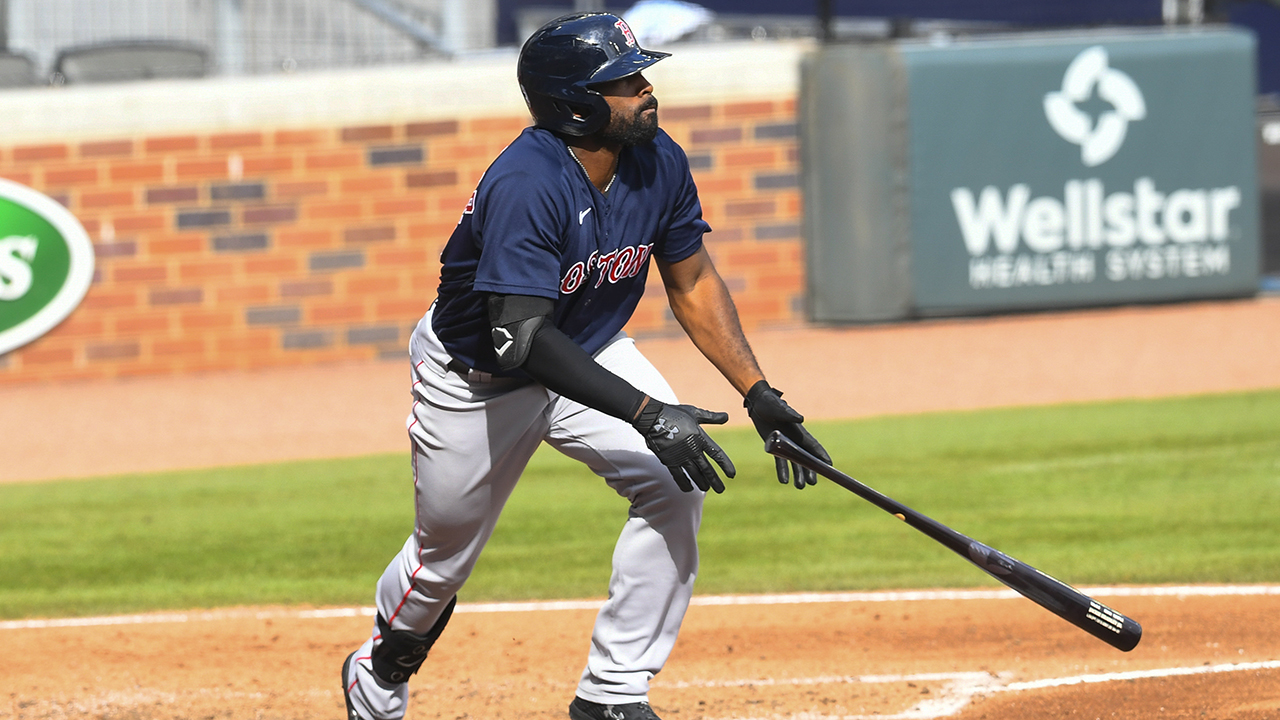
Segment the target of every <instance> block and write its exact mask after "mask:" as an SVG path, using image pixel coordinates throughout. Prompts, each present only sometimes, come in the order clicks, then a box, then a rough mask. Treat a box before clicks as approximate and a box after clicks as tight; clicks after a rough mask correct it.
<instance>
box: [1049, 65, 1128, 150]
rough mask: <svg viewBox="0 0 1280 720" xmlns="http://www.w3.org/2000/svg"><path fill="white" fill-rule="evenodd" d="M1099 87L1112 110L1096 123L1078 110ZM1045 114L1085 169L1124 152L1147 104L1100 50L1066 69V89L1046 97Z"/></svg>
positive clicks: (1063, 79) (1104, 113)
mask: <svg viewBox="0 0 1280 720" xmlns="http://www.w3.org/2000/svg"><path fill="white" fill-rule="evenodd" d="M1095 88H1096V89H1097V93H1098V97H1099V98H1100V99H1102V100H1104V101H1106V102H1108V103H1110V104H1111V108H1112V109H1110V110H1107V111H1105V112H1103V113H1102V114H1101V115H1099V116H1098V120H1097V122H1094V121H1093V118H1092V117H1090V116H1089V113H1087V112H1085V111H1083V110H1081V109H1080V108H1079V107H1077V105H1078V103H1082V102H1085V101H1086V100H1088V99H1089V98H1090V97H1092V96H1093V93H1094V89H1095ZM1044 114H1045V116H1046V117H1047V118H1049V124H1050V125H1052V126H1053V129H1054V130H1055V131H1056V132H1057V133H1058V134H1059V135H1061V136H1062V138H1063V139H1064V140H1067V141H1069V142H1073V143H1075V144H1077V145H1079V146H1080V159H1081V160H1082V161H1084V164H1085V165H1086V166H1088V167H1094V166H1096V165H1101V164H1102V163H1104V162H1106V161H1108V160H1110V159H1111V158H1112V156H1114V155H1115V154H1116V152H1118V151H1119V150H1120V145H1121V144H1122V143H1124V135H1125V132H1126V131H1128V129H1129V123H1130V122H1133V121H1135V120H1141V119H1143V118H1144V117H1146V116H1147V104H1146V102H1145V101H1144V100H1143V99H1142V91H1140V90H1139V89H1138V86H1137V85H1136V84H1135V83H1134V82H1133V79H1132V78H1130V77H1129V76H1128V75H1125V74H1124V73H1122V72H1120V71H1119V70H1116V69H1115V68H1113V67H1109V66H1108V64H1107V50H1106V48H1104V47H1102V46H1101V45H1095V46H1093V47H1091V48H1088V49H1086V50H1084V51H1083V52H1081V53H1080V54H1079V55H1077V56H1076V57H1075V59H1074V60H1072V61H1071V64H1070V65H1068V66H1067V72H1066V74H1065V75H1063V77H1062V89H1061V90H1059V91H1055V92H1051V93H1047V94H1046V95H1045V96H1044Z"/></svg>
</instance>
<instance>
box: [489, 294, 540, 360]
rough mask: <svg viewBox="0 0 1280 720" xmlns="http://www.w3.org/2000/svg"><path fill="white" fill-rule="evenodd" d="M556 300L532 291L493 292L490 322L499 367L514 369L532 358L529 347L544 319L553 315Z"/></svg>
mask: <svg viewBox="0 0 1280 720" xmlns="http://www.w3.org/2000/svg"><path fill="white" fill-rule="evenodd" d="M554 309H555V303H554V302H553V301H552V300H549V299H547V298H540V297H533V296H531V295H490V296H489V324H490V325H491V326H492V330H491V331H490V335H491V336H492V337H493V352H494V354H495V355H496V356H497V358H498V367H500V368H502V369H503V370H512V369H514V368H518V367H520V366H521V365H523V364H524V362H525V360H527V359H529V348H530V347H531V346H532V345H533V338H534V336H535V335H537V334H538V330H539V329H541V328H542V325H543V323H545V322H546V321H547V320H549V319H550V318H551V313H552V311H553V310H554Z"/></svg>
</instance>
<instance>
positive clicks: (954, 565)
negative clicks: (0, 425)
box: [0, 391, 1280, 618]
mask: <svg viewBox="0 0 1280 720" xmlns="http://www.w3.org/2000/svg"><path fill="white" fill-rule="evenodd" d="M810 427H811V429H812V430H813V432H814V434H815V435H817V436H818V437H819V438H820V439H822V440H823V442H824V444H825V445H826V447H827V448H828V450H829V451H830V452H831V455H832V457H833V458H834V460H835V463H836V465H837V466H838V467H840V468H841V469H843V470H844V471H845V472H847V473H849V474H851V475H853V476H855V477H858V478H859V479H860V480H862V481H863V482H865V483H867V484H869V485H871V486H872V487H875V488H876V489H878V490H880V491H881V492H883V493H885V494H887V495H890V496H892V497H894V498H896V499H898V500H899V501H901V502H904V503H906V504H907V505H910V506H912V507H914V508H916V509H917V510H920V511H922V512H924V513H926V514H928V515H930V516H932V517H933V518H935V519H936V520H939V521H940V522H943V523H945V524H947V525H950V526H951V527H954V528H955V529H957V530H959V531H961V532H964V533H966V534H969V535H971V536H973V537H975V538H977V539H980V540H982V541H984V542H986V543H988V544H990V545H993V546H995V547H996V548H999V549H1000V550H1002V551H1004V552H1006V553H1008V554H1010V555H1012V556H1014V557H1016V558H1018V559H1020V560H1022V561H1024V562H1027V563H1030V564H1032V565H1035V566H1036V567H1039V568H1040V569H1041V570H1044V571H1045V572H1048V573H1050V574H1052V575H1054V576H1056V577H1059V578H1060V579H1062V580H1065V581H1067V582H1070V583H1072V584H1076V585H1084V584H1093V583H1190V582H1239V583H1248V582H1276V581H1278V580H1280V543H1276V542H1275V528H1276V527H1277V525H1278V524H1280V392H1278V391H1272V392H1260V393H1248V394H1232V395H1219V396H1204V397H1193V398H1177V399H1168V400H1156V401H1132V402H1118V403H1102V404H1085V405H1065V406H1053V407H1040V408H1023V409H1002V410H990V411H981V412H966V413H945V414H932V415H919V416H903V417H886V418H875V419H869V420H859V421H851V422H836V423H813V424H811V426H810ZM713 434H714V435H715V436H716V437H717V439H718V440H720V441H721V442H722V445H723V446H724V447H725V449H726V450H727V451H728V452H729V453H730V454H731V455H732V456H733V458H734V459H735V462H736V463H737V465H738V468H739V475H738V477H737V479H735V480H732V481H730V482H729V483H728V485H729V489H728V491H727V492H726V493H725V494H723V495H719V496H712V497H709V498H708V501H707V505H706V512H705V518H704V522H703V530H702V535H701V545H702V551H703V552H702V558H703V559H702V571H701V573H700V577H699V579H698V592H700V593H729V592H773V591H794V590H844V589H873V588H909V587H945V586H952V587H972V586H980V585H995V583H994V581H992V580H989V579H988V578H987V577H986V576H985V575H983V574H982V573H981V572H980V571H978V570H977V569H976V568H974V567H972V566H970V565H969V564H968V563H965V562H963V561H961V560H960V559H959V558H957V557H956V556H955V555H954V554H952V553H950V552H949V551H947V550H944V549H942V548H941V547H940V546H938V545H937V544H936V543H934V542H932V541H930V540H928V539H926V538H925V537H924V536H922V535H920V534H919V533H917V532H915V531H914V530H912V529H910V528H909V527H907V526H906V525H904V524H902V523H899V522H897V521H896V520H894V519H893V518H892V517H890V516H889V515H887V514H885V513H884V512H883V511H881V510H879V509H877V508H875V507H874V506H872V505H870V504H869V503H866V502H865V501H862V500H860V499H859V498H857V497H855V496H854V495H852V494H850V493H848V492H845V491H844V490H841V489H840V488H838V487H836V486H835V485H833V484H831V483H827V482H821V483H820V484H819V486H818V487H816V488H810V489H807V490H804V491H796V490H794V489H792V488H789V487H780V486H779V485H778V484H777V481H776V480H775V479H773V477H772V459H771V458H769V457H768V456H767V455H765V454H763V453H762V452H761V450H760V441H759V439H758V438H757V437H756V436H755V434H754V432H752V431H751V430H750V429H747V428H735V429H727V430H726V429H717V430H713ZM625 518H626V502H625V501H624V500H622V499H621V498H619V497H617V496H616V495H614V494H613V493H612V492H611V491H610V490H608V488H607V487H605V486H604V485H603V483H602V482H601V481H599V480H597V479H596V478H595V477H594V476H592V475H590V474H589V473H588V472H586V471H585V470H583V469H581V468H580V467H578V466H577V465H576V464H574V463H573V462H572V461H569V460H566V459H564V458H562V457H560V456H558V455H556V454H555V453H554V452H551V451H540V452H539V453H538V455H537V456H536V457H535V459H534V461H533V463H532V464H531V466H530V468H529V470H528V472H527V473H526V474H525V477H524V478H523V480H522V481H521V483H520V485H519V487H518V488H517V489H516V492H515V495H514V496H513V497H512V499H511V501H510V503H509V504H508V507H507V510H506V512H505V513H504V515H503V518H502V521H501V522H500V523H499V525H498V529H497V532H496V533H495V535H494V538H493V540H492V541H491V542H490V544H489V547H488V548H487V550H486V552H485V555H484V556H483V557H482V558H481V560H480V564H479V566H478V567H477V569H476V572H475V574H474V575H473V577H472V580H471V582H470V583H469V584H468V586H467V588H466V589H465V590H464V591H463V599H464V600H467V601H477V600H497V599H503V600H512V599H526V598H569V597H599V596H602V595H603V593H604V589H605V583H606V581H607V579H608V574H609V562H610V555H611V553H612V546H613V541H614V539H615V538H616V536H617V533H618V531H619V530H620V528H621V525H622V522H623V521H624V520H625ZM412 521H413V514H412V480H411V478H410V474H409V469H408V460H407V457H404V456H401V455H398V454H397V455H387V456H372V457H364V458H356V459H344V460H326V461H313V462H299V463H281V464H272V465H258V466H247V467H235V468H223V469H216V470H201V471H186V472H172V473H156V474H148V475H129V476H120V477H113V478H105V479H93V480H67V481H57V482H44V483H15V484H6V485H0V617H5V618H20V617H32V616H64V615H92V614H101V613H119V612H135V611H144V610H154V609H163V608H189V607H216V606H226V605H236V604H264V603H290V604H293V603H302V604H315V605H330V604H369V603H370V602H371V601H372V589H373V584H374V582H375V581H376V580H377V577H378V575H379V574H380V573H381V572H382V569H383V568H384V567H385V565H386V563H387V561H388V560H389V559H390V558H391V557H392V556H393V555H394V554H395V552H396V551H397V550H398V549H399V547H400V545H401V544H402V543H403V541H404V539H405V537H407V534H408V532H409V530H410V528H411V526H412Z"/></svg>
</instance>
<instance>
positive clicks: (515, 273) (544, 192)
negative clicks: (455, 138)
mask: <svg viewBox="0 0 1280 720" xmlns="http://www.w3.org/2000/svg"><path fill="white" fill-rule="evenodd" d="M563 195H564V194H563V193H556V192H555V191H554V188H553V187H552V183H551V181H549V180H548V178H547V176H546V174H543V173H533V172H511V173H505V174H502V175H499V176H498V177H495V178H493V179H492V181H491V182H489V183H486V187H484V188H482V190H481V192H478V193H477V194H476V207H475V212H474V215H473V217H472V222H473V223H474V224H475V227H476V235H477V237H478V239H479V241H480V243H481V250H480V261H479V263H478V265H477V266H476V275H475V281H474V284H473V288H474V289H475V290H476V291H478V292H491V293H500V294H506V295H511V294H516V295H534V296H536V297H545V298H550V299H552V300H555V299H556V298H558V297H559V294H560V256H561V252H562V248H561V237H562V235H563V233H562V228H563V226H564V218H565V217H566V213H567V212H569V211H568V206H567V205H565V204H564V202H563V200H558V199H557V198H562V197H563Z"/></svg>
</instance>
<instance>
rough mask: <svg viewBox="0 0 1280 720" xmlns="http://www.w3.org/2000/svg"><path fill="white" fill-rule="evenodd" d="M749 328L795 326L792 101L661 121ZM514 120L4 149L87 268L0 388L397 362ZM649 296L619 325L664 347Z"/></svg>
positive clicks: (3, 172) (798, 271)
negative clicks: (85, 236) (58, 216)
mask: <svg viewBox="0 0 1280 720" xmlns="http://www.w3.org/2000/svg"><path fill="white" fill-rule="evenodd" d="M662 121H663V126H664V128H666V130H667V131H668V132H669V133H671V135H672V136H673V137H674V138H675V139H676V140H677V141H678V142H679V143H681V144H682V145H683V146H684V148H685V149H686V151H687V152H688V154H689V158H690V161H691V163H692V165H693V168H694V176H695V179H696V180H697V182H698V186H699V188H700V190H701V194H702V203H703V209H704V212H705V217H706V218H707V220H708V222H710V223H711V225H712V227H713V228H714V232H713V233H712V234H711V235H709V236H707V244H708V248H709V249H710V251H711V253H712V256H713V257H714V259H715V261H716V263H717V265H718V267H719V269H720V272H721V274H722V275H723V276H724V277H725V280H726V281H727V282H728V284H729V287H730V290H731V291H732V292H733V293H734V295H735V298H736V301H737V304H738V309H739V312H740V314H741V316H742V320H743V324H744V326H746V327H747V328H752V327H759V326H770V325H785V324H793V323H798V322H801V321H802V310H801V295H802V258H801V247H800V241H799V218H800V196H799V188H798V182H797V169H798V161H797V154H798V153H797V144H796V130H795V102H794V99H793V98H788V99H784V100H779V101H751V102H717V103H713V104H705V105H676V106H672V107H666V106H664V108H663V110H662ZM526 122H527V120H526V118H525V117H524V116H504V117H484V118H461V117H460V118H458V119H432V120H423V121H420V122H396V123H392V124H360V125H353V126H345V127H325V126H316V127H311V128H306V127H303V128H298V127H290V128H270V127H264V128H262V129H255V130H237V131H234V132H209V133H193V134H182V133H166V134H157V135H150V136H138V137H116V138H106V139H89V140H85V141H79V142H77V141H60V142H43V143H26V144H20V145H10V146H4V147H0V177H5V178H9V179H11V180H14V181H17V182H20V183H23V184H25V185H29V186H31V187H33V188H35V189H37V190H40V191H42V192H44V193H46V194H48V195H50V196H52V197H54V198H55V199H57V200H58V201H59V202H61V203H62V204H63V205H65V206H66V207H68V208H69V209H70V210H71V211H72V212H73V213H74V214H75V215H76V216H77V217H78V218H79V219H80V221H81V222H82V223H83V224H84V226H85V229H86V230H87V231H88V233H89V235H90V237H91V238H92V239H93V242H94V248H95V251H96V256H97V267H96V270H95V274H94V281H93V285H92V286H91V288H90V289H89V292H88V294H87V295H86V297H85V299H84V302H83V303H82V304H81V306H80V307H79V308H78V309H77V310H76V311H75V312H74V313H73V314H72V315H71V316H70V317H69V318H68V319H67V320H66V321H64V322H63V323H62V324H61V325H59V326H58V327H57V328H55V329H54V330H53V331H51V332H50V333H48V334H47V335H45V336H44V337H42V338H40V339H38V340H36V341H34V342H32V343H30V344H29V345H26V346H24V347H22V348H18V349H17V350H14V351H12V352H10V353H8V354H7V355H5V356H2V357H0V383H18V382H29V381H39V380H62V379H71V378H97V377H114V376H130V375H144V374H159V373H175V372H196V371H206V370H220V369H233V368H254V367H262V366H272V365H291V364H301V363H316V362H326V361H337V360H350V359H368V358H374V357H379V356H392V355H394V356H401V355H403V354H404V353H405V345H406V342H407V339H408V333H409V331H410V329H411V328H412V327H413V325H414V324H415V323H416V321H417V319H418V318H419V317H420V316H421V315H422V313H423V311H424V310H425V309H426V307H427V305H428V304H429V303H430V301H431V298H432V297H433V296H434V292H435V285H436V280H437V277H438V273H439V263H438V261H437V258H438V256H439V253H440V250H441V248H442V246H443V244H444V242H445V240H447V239H448V236H449V233H450V232H451V231H452V230H453V227H454V225H455V224H456V222H457V219H458V216H459V213H460V212H461V210H462V207H463V205H464V204H465V202H466V200H467V198H468V197H469V195H470V193H471V191H472V189H473V187H474V185H475V183H476V182H477V181H478V180H479V178H480V175H481V173H482V172H483V171H484V169H485V167H487V165H488V163H489V162H490V161H491V160H492V159H493V157H494V156H496V155H497V153H498V152H499V151H501V150H502V148H503V147H505V146H506V144H507V143H508V142H510V141H511V139H512V138H513V137H514V136H515V135H516V134H518V133H519V132H520V130H521V129H522V128H523V127H524V126H525V124H526ZM651 278H652V279H651V283H650V286H649V288H648V290H647V292H646V295H645V298H644V300H643V302H642V303H641V306H640V308H639V310H638V311H637V313H636V315H635V317H634V319H633V321H632V323H631V325H630V327H629V328H628V329H629V330H630V331H631V332H633V333H635V334H638V335H644V334H654V333H660V334H665V333H673V332H678V327H677V326H676V324H675V321H674V320H673V319H672V318H671V316H670V313H669V311H668V310H667V309H666V300H665V296H664V295H663V293H662V291H661V286H660V283H659V282H658V281H657V273H656V272H652V273H651Z"/></svg>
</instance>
